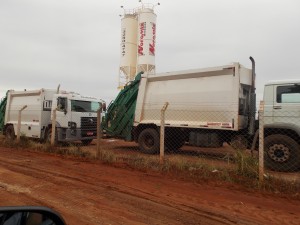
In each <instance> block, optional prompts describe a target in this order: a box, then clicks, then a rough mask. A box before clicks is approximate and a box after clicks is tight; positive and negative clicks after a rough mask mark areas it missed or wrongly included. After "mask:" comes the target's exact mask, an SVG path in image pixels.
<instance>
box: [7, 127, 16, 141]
mask: <svg viewBox="0 0 300 225" xmlns="http://www.w3.org/2000/svg"><path fill="white" fill-rule="evenodd" d="M5 137H6V139H7V140H9V141H12V140H14V139H15V130H14V126H13V125H9V126H8V127H7V128H6V131H5Z"/></svg>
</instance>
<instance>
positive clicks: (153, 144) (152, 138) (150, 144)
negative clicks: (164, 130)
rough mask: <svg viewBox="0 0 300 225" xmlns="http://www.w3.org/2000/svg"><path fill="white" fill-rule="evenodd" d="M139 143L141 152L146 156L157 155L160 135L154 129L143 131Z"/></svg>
mask: <svg viewBox="0 0 300 225" xmlns="http://www.w3.org/2000/svg"><path fill="white" fill-rule="evenodd" d="M138 143H139V148H140V151H141V152H143V153H146V154H155V153H158V152H159V134H158V132H157V131H156V130H155V129H153V128H147V129H145V130H143V131H142V132H141V133H140V135H139V137H138Z"/></svg>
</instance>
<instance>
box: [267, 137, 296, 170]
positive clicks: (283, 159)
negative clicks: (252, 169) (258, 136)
mask: <svg viewBox="0 0 300 225" xmlns="http://www.w3.org/2000/svg"><path fill="white" fill-rule="evenodd" d="M264 151H265V164H266V166H267V167H268V168H270V169H271V170H276V171H281V172H287V171H294V170H297V169H299V166H300V149H299V144H298V143H297V142H296V141H295V140H294V139H293V138H290V137H289V136H286V135H282V134H274V135H270V136H267V137H266V138H265V145H264Z"/></svg>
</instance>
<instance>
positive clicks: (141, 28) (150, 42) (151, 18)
mask: <svg viewBox="0 0 300 225" xmlns="http://www.w3.org/2000/svg"><path fill="white" fill-rule="evenodd" d="M155 6H156V5H153V4H144V3H142V7H141V8H139V9H138V10H137V14H138V49H137V72H140V71H144V72H147V73H155V49H156V14H155V13H154V7H155Z"/></svg>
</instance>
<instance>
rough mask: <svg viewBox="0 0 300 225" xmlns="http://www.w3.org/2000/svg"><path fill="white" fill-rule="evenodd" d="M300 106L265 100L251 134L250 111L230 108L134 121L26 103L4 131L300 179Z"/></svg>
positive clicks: (164, 112)
mask: <svg viewBox="0 0 300 225" xmlns="http://www.w3.org/2000/svg"><path fill="white" fill-rule="evenodd" d="M297 110H298V109H296V108H295V110H294V111H293V110H289V111H283V110H281V109H280V111H279V110H274V109H270V108H268V106H266V105H264V104H263V103H261V107H260V110H259V113H258V116H257V117H258V118H257V120H256V122H255V129H254V132H253V133H252V134H249V126H250V125H249V123H250V120H249V117H248V115H244V114H243V112H237V111H231V108H230V107H228V109H227V110H226V111H225V112H224V111H220V110H213V109H211V110H202V111H196V110H195V109H194V108H193V107H191V108H186V109H185V110H178V109H176V107H174V106H172V105H171V104H168V103H165V104H164V105H161V106H160V107H156V109H155V110H152V111H151V110H147V109H146V110H144V114H143V115H141V117H140V118H134V120H132V123H130V121H131V120H130V118H127V117H126V115H125V114H124V115H125V116H123V117H122V118H117V117H116V115H112V116H111V117H110V118H107V117H105V118H103V116H104V114H103V113H102V111H100V110H98V112H86V113H85V112H78V113H66V112H64V111H59V110H53V111H52V112H51V111H47V112H46V111H41V110H36V109H35V110H30V109H28V108H26V107H25V106H22V107H20V108H19V109H18V110H17V109H14V110H12V111H11V112H10V117H9V118H7V121H9V124H8V125H6V126H5V129H4V134H5V135H6V137H7V138H14V137H15V136H17V139H18V140H19V137H20V136H22V135H23V136H27V137H30V138H35V139H38V140H41V141H44V142H50V143H51V144H52V145H56V144H57V143H58V142H80V143H81V144H82V145H90V144H91V143H92V142H93V143H94V145H96V148H94V147H93V146H94V145H91V146H90V148H91V149H93V151H95V155H96V157H97V158H99V157H100V155H101V151H103V150H104V149H105V150H108V151H112V152H114V153H115V154H120V155H126V154H127V155H132V154H143V155H144V156H145V157H151V156H153V155H156V156H159V157H158V160H159V162H160V164H163V163H164V162H165V161H166V160H168V159H172V158H174V157H177V158H182V159H185V160H188V161H190V162H196V161H198V160H201V162H205V163H206V164H209V165H213V166H215V168H221V167H225V168H227V167H228V168H231V167H232V166H238V167H241V168H243V167H244V166H247V165H246V164H247V163H248V164H251V165H252V166H253V168H254V169H255V170H256V171H255V173H256V174H257V176H258V178H259V180H260V181H263V179H264V178H265V177H266V176H267V174H272V175H274V176H280V177H283V178H285V177H287V179H293V180H294V181H299V182H300V175H299V174H300V138H299V133H297V131H299V130H300V120H299V111H298V112H297ZM32 115H35V116H32ZM124 121H126V122H124ZM124 140H127V141H124ZM245 163H246V164H245Z"/></svg>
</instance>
